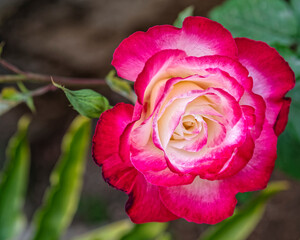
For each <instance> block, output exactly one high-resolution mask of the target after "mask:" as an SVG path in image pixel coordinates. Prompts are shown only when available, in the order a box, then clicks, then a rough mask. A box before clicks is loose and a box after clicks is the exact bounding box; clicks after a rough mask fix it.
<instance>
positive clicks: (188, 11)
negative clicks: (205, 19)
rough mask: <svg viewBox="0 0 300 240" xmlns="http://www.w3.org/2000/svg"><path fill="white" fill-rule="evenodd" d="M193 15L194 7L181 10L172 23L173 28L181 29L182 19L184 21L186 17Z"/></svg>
mask: <svg viewBox="0 0 300 240" xmlns="http://www.w3.org/2000/svg"><path fill="white" fill-rule="evenodd" d="M193 13H194V6H189V7H187V8H185V9H183V10H182V11H181V12H180V13H179V14H178V17H177V19H176V20H175V21H174V23H173V26H174V27H178V28H181V27H182V23H183V21H184V19H185V18H186V17H189V16H193Z"/></svg>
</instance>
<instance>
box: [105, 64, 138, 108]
mask: <svg viewBox="0 0 300 240" xmlns="http://www.w3.org/2000/svg"><path fill="white" fill-rule="evenodd" d="M105 81H106V83H107V85H108V86H109V87H110V89H111V90H112V91H114V92H116V93H118V94H120V95H121V96H123V97H125V98H127V99H128V100H130V101H131V102H133V103H135V102H136V95H135V93H134V91H133V90H132V88H131V86H130V83H131V82H129V81H127V80H124V79H121V78H119V77H117V76H116V71H115V70H111V71H110V72H109V73H108V74H107V76H106V77H105Z"/></svg>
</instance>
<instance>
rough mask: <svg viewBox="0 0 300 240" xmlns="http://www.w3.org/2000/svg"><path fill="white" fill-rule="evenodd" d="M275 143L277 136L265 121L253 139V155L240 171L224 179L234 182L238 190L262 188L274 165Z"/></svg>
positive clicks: (247, 190) (246, 190)
mask: <svg viewBox="0 0 300 240" xmlns="http://www.w3.org/2000/svg"><path fill="white" fill-rule="evenodd" d="M276 144H277V136H276V135H275V133H274V130H273V127H272V126H271V125H270V124H269V123H268V122H265V124H264V128H263V130H262V132H261V134H260V136H259V138H258V139H257V140H256V141H255V149H254V153H253V157H252V158H251V159H250V161H249V162H248V164H247V165H246V166H245V167H244V168H243V169H242V170H241V171H240V172H238V173H237V174H236V175H234V176H232V177H230V178H227V179H226V181H228V183H230V184H235V185H236V188H237V189H238V191H239V192H249V191H257V190H261V189H264V188H265V187H266V186H267V184H268V181H269V179H270V176H271V173H272V171H273V168H274V165H275V160H276V157H277V154H276Z"/></svg>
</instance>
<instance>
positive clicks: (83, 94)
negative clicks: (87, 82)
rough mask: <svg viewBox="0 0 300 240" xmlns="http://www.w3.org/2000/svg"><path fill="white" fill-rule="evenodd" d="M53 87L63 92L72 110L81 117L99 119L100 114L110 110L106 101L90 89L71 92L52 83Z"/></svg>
mask: <svg viewBox="0 0 300 240" xmlns="http://www.w3.org/2000/svg"><path fill="white" fill-rule="evenodd" d="M53 85H54V86H55V87H57V88H60V89H61V90H63V91H64V93H65V94H66V97H67V98H68V100H69V101H70V103H71V105H72V106H73V108H74V109H75V110H76V111H77V112H78V113H80V114H81V115H82V116H85V117H88V118H99V117H100V115H101V113H103V112H104V111H106V110H107V109H109V108H110V106H109V102H108V100H107V99H106V98H105V97H104V96H102V95H101V94H100V93H97V92H95V91H93V90H91V89H81V90H75V91H72V90H69V89H67V88H65V87H63V86H60V85H59V84H56V83H54V82H53Z"/></svg>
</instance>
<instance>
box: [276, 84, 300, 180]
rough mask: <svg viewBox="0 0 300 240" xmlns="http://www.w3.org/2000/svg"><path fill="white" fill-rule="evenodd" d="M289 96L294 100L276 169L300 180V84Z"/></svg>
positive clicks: (280, 138)
mask: <svg viewBox="0 0 300 240" xmlns="http://www.w3.org/2000/svg"><path fill="white" fill-rule="evenodd" d="M288 96H289V97H291V98H292V103H291V107H290V113H289V121H288V124H287V126H286V129H285V131H284V132H283V133H282V134H281V135H280V136H279V138H278V145H277V148H278V151H277V152H278V159H277V160H276V167H278V168H279V169H281V170H282V171H284V172H285V173H287V174H289V175H290V176H292V177H295V178H297V179H300V171H299V169H300V124H299V119H300V82H297V83H296V86H295V87H294V89H292V90H291V91H290V92H289V93H288Z"/></svg>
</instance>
